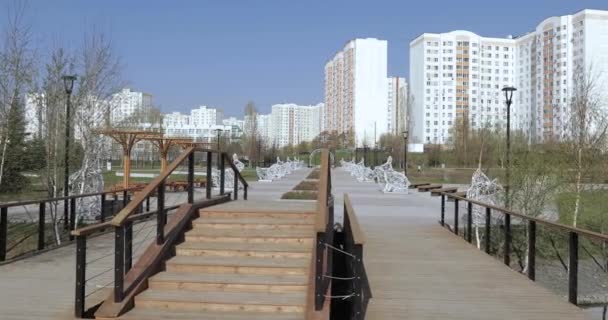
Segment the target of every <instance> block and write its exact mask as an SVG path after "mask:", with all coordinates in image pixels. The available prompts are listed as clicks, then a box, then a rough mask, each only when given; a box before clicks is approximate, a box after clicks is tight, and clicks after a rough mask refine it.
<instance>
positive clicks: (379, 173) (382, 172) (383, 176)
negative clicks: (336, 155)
mask: <svg viewBox="0 0 608 320" xmlns="http://www.w3.org/2000/svg"><path fill="white" fill-rule="evenodd" d="M392 162H393V158H392V157H391V156H389V157H388V159H387V160H386V162H385V163H384V164H382V165H379V166H377V167H375V168H374V169H373V170H372V169H371V168H368V167H366V166H365V160H364V159H361V161H359V163H355V159H353V160H352V161H344V159H342V160H340V165H341V166H342V167H343V168H344V169H345V170H346V171H348V172H350V174H351V175H352V176H353V177H355V178H356V179H357V181H359V182H367V181H375V182H376V183H378V184H381V185H384V187H383V189H382V191H383V192H385V193H407V192H408V188H409V186H410V181H409V180H408V178H407V177H406V176H405V175H404V174H403V173H402V172H399V171H395V170H394V169H393V165H392Z"/></svg>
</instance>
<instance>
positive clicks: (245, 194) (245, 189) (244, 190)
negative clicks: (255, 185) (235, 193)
mask: <svg viewBox="0 0 608 320" xmlns="http://www.w3.org/2000/svg"><path fill="white" fill-rule="evenodd" d="M247 188H249V186H248V185H245V186H244V187H243V200H247Z"/></svg>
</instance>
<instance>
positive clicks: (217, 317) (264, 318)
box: [119, 308, 306, 320]
mask: <svg viewBox="0 0 608 320" xmlns="http://www.w3.org/2000/svg"><path fill="white" fill-rule="evenodd" d="M119 319H125V320H156V319H162V320H304V319H306V316H305V314H304V313H280V314H277V313H265V312H214V311H206V312H201V311H200V310H194V311H188V310H179V311H176V310H166V309H138V308H135V309H133V310H131V311H129V312H127V313H126V314H125V315H123V316H121V317H120V318H119Z"/></svg>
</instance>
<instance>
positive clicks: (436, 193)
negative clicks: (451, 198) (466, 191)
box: [431, 187, 458, 197]
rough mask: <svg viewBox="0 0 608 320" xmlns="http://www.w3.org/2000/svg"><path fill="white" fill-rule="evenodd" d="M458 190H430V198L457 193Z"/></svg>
mask: <svg viewBox="0 0 608 320" xmlns="http://www.w3.org/2000/svg"><path fill="white" fill-rule="evenodd" d="M457 191H458V188H456V187H447V188H439V189H432V190H431V196H432V197H439V196H441V194H442V193H444V192H445V193H454V192H457Z"/></svg>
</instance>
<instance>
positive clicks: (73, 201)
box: [70, 198, 76, 241]
mask: <svg viewBox="0 0 608 320" xmlns="http://www.w3.org/2000/svg"><path fill="white" fill-rule="evenodd" d="M74 229H76V198H72V199H70V231H72V230H74ZM72 240H74V236H73V235H72V233H70V241H72Z"/></svg>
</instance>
